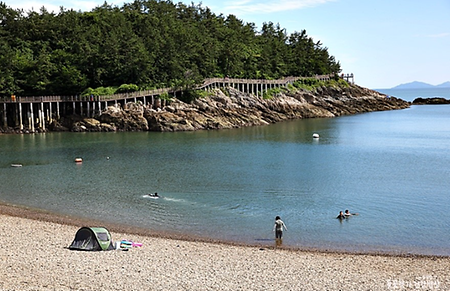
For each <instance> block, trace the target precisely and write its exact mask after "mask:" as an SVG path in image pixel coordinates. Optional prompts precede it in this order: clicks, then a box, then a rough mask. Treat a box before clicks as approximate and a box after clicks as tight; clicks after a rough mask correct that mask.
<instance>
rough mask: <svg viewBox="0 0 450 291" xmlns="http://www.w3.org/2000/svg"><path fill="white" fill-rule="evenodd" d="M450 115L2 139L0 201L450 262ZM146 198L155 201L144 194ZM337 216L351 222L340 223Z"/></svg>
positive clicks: (216, 234) (422, 112)
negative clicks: (281, 225)
mask: <svg viewBox="0 0 450 291" xmlns="http://www.w3.org/2000/svg"><path fill="white" fill-rule="evenodd" d="M449 113H450V107H449V106H436V107H433V106H413V107H412V108H410V109H407V110H402V111H392V112H375V113H369V114H361V115H355V116H347V117H340V118H334V119H308V120H296V121H287V122H283V123H279V124H276V125H270V126H262V127H251V128H242V129H233V130H221V131H202V132H181V133H147V132H145V133H51V134H36V135H3V136H0V140H1V144H0V149H1V152H2V155H1V157H0V175H1V177H2V184H1V186H0V199H1V200H3V201H6V202H10V203H15V204H22V205H28V206H32V207H38V208H43V209H47V210H51V211H55V212H60V213H67V214H72V215H78V216H84V217H92V218H96V219H103V220H108V221H115V222H120V223H125V224H130V225H136V226H141V227H146V228H149V229H154V230H165V231H175V232H182V233H189V234H194V235H200V236H205V237H211V238H217V239H225V240H233V241H240V242H248V243H260V244H263V245H265V244H267V245H272V244H274V239H273V232H272V223H273V221H272V220H273V217H275V215H281V216H282V217H283V220H284V221H285V222H286V223H287V224H288V225H289V231H288V232H286V233H285V235H284V238H283V245H288V246H300V247H318V248H327V249H330V248H331V249H352V250H359V251H365V250H372V251H373V250H381V251H396V250H400V251H411V252H416V253H433V254H447V255H448V254H450V249H449V247H448V244H447V242H448V241H449V240H450V234H449V233H450V232H448V225H450V214H449V213H448V211H447V210H446V209H445V207H446V205H448V203H449V197H448V194H447V192H448V189H449V188H450V182H449V180H448V179H445V178H444V177H448V175H449V174H450V173H449V172H450V169H449V167H448V165H449V164H450V160H449V159H450V157H449V156H448V155H446V154H445V152H448V151H449V147H450V145H449V143H448V140H449V138H450V122H449V118H450V117H449V116H450V115H449ZM315 132H317V133H319V134H320V138H319V139H313V138H312V134H313V133H315ZM75 157H82V158H83V163H82V164H76V163H74V158H75ZM108 157H109V158H108ZM12 163H21V164H23V167H21V168H12V167H10V165H11V164H12ZM155 192H158V193H159V194H160V195H161V196H162V198H160V199H151V198H149V197H146V195H147V194H148V193H155ZM345 209H350V211H354V212H358V213H360V215H358V216H355V217H351V218H350V219H348V220H345V221H343V222H342V223H339V221H338V220H336V219H335V217H336V215H337V214H338V213H339V211H340V210H345Z"/></svg>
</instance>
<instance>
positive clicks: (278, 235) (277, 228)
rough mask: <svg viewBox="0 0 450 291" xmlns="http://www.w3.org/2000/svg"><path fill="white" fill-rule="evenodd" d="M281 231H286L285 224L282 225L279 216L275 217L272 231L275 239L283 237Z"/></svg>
mask: <svg viewBox="0 0 450 291" xmlns="http://www.w3.org/2000/svg"><path fill="white" fill-rule="evenodd" d="M283 229H284V230H287V227H286V224H284V222H283V221H282V220H281V218H280V217H279V216H277V217H275V225H274V226H273V231H275V239H277V240H281V238H282V237H283Z"/></svg>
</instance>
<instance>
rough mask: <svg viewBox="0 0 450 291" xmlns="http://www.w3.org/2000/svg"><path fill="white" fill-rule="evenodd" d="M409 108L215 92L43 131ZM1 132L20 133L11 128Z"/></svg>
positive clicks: (216, 123)
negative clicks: (187, 101) (189, 99)
mask: <svg viewBox="0 0 450 291" xmlns="http://www.w3.org/2000/svg"><path fill="white" fill-rule="evenodd" d="M409 106H410V103H409V102H407V101H404V100H402V99H399V98H395V97H388V96H386V95H384V94H381V93H379V92H377V91H373V90H370V89H367V88H363V87H360V86H358V85H355V84H350V85H349V86H348V87H331V86H330V87H319V88H316V89H315V90H313V91H308V90H304V89H295V90H294V89H290V90H284V89H283V90H280V93H277V94H276V95H275V96H272V97H271V98H268V99H264V98H262V97H261V96H259V97H257V96H255V95H252V94H248V93H243V92H241V91H238V90H236V89H233V88H230V87H229V88H222V89H215V90H214V91H212V92H209V94H208V96H207V97H204V98H198V99H195V100H194V101H192V102H191V103H185V102H182V101H180V100H178V99H175V98H174V99H172V100H171V101H170V102H168V105H165V106H163V107H161V108H156V109H154V108H150V107H147V106H144V105H143V104H142V103H139V102H138V103H134V102H130V103H127V104H125V106H124V107H123V108H122V107H120V106H118V107H116V106H109V107H108V108H107V109H106V110H104V111H103V112H102V113H101V115H100V116H96V117H94V118H83V117H80V116H68V117H63V118H61V120H58V121H53V122H52V124H49V125H47V126H46V130H48V131H72V132H89V131H92V132H102V131H104V132H109V131H159V132H171V131H195V130H211V129H229V128H240V127H246V126H260V125H267V124H272V123H276V122H280V121H283V120H288V119H302V118H324V117H327V118H331V117H337V116H342V115H351V114H357V113H364V112H371V111H384V110H395V109H404V108H407V107H409ZM4 132H8V133H14V132H16V133H22V132H20V131H17V130H14V129H7V130H5V131H4Z"/></svg>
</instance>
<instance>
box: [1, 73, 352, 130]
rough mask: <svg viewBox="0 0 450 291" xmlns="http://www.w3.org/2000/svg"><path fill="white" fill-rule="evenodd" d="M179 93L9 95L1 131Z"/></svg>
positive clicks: (254, 82) (228, 82) (208, 86)
mask: <svg viewBox="0 0 450 291" xmlns="http://www.w3.org/2000/svg"><path fill="white" fill-rule="evenodd" d="M332 77H333V75H316V76H314V77H286V78H283V79H278V80H264V79H234V78H209V79H205V80H204V82H203V83H202V84H201V85H199V86H198V87H197V89H201V90H213V89H217V88H223V87H233V88H235V89H237V90H239V91H242V92H245V93H250V94H254V95H256V96H259V95H262V94H263V93H264V92H267V91H268V90H270V89H272V88H276V87H282V86H288V85H289V84H292V83H294V82H295V81H297V80H299V79H307V78H316V79H318V80H330V78H332ZM352 77H353V75H352ZM343 78H344V77H343ZM180 91H181V90H180V89H174V88H163V89H155V90H146V91H138V92H132V93H124V94H114V95H104V96H32V97H21V96H11V97H7V98H0V116H2V117H3V118H1V120H0V125H1V126H2V127H3V128H6V127H13V128H18V129H20V130H23V129H24V126H27V127H28V128H29V129H30V130H31V131H34V130H35V125H36V126H37V127H38V128H41V129H45V123H46V121H47V123H51V121H52V119H53V118H56V119H59V118H60V116H61V115H62V116H66V115H70V114H79V115H81V116H85V117H93V116H95V115H96V114H100V112H101V111H102V110H103V109H105V108H107V107H108V106H110V105H115V106H117V105H118V104H121V105H124V104H126V103H127V102H138V101H139V102H142V103H143V104H144V105H146V106H149V107H150V108H160V107H162V106H164V105H165V102H166V100H164V99H161V98H160V97H161V95H165V94H169V95H172V96H176V94H177V93H179V92H180Z"/></svg>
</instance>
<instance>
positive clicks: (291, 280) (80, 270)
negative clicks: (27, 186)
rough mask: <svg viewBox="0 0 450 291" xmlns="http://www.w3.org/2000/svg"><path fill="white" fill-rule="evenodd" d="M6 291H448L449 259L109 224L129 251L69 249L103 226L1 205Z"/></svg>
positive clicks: (0, 281) (1, 283)
mask: <svg viewBox="0 0 450 291" xmlns="http://www.w3.org/2000/svg"><path fill="white" fill-rule="evenodd" d="M0 219H1V221H2V222H1V235H0V245H1V249H0V262H1V263H0V270H1V271H0V272H1V275H0V290H2V291H3V290H100V289H102V290H450V272H449V271H450V258H449V257H436V256H394V255H384V254H383V255H380V254H379V255H376V254H350V253H330V252H317V251H302V250H292V249H283V248H275V247H261V246H242V245H232V244H224V243H220V242H208V241H198V240H196V239H195V238H192V237H190V238H186V237H181V236H180V237H174V236H173V235H170V234H161V233H152V232H150V231H145V230H142V229H137V228H130V227H127V226H118V225H111V226H108V225H106V227H108V229H109V230H110V231H111V233H112V237H113V240H115V241H117V240H121V239H130V240H133V241H135V242H141V243H143V246H142V247H140V248H132V249H131V250H129V251H121V250H114V251H106V252H80V251H71V250H69V249H68V248H67V247H68V246H69V245H70V243H71V242H72V240H73V239H74V237H75V233H76V231H77V230H78V228H79V227H81V226H97V225H96V223H97V222H93V221H88V220H83V219H78V218H73V217H68V216H60V215H54V214H51V213H46V212H42V211H37V210H33V209H27V208H22V207H14V206H11V205H0Z"/></svg>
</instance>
